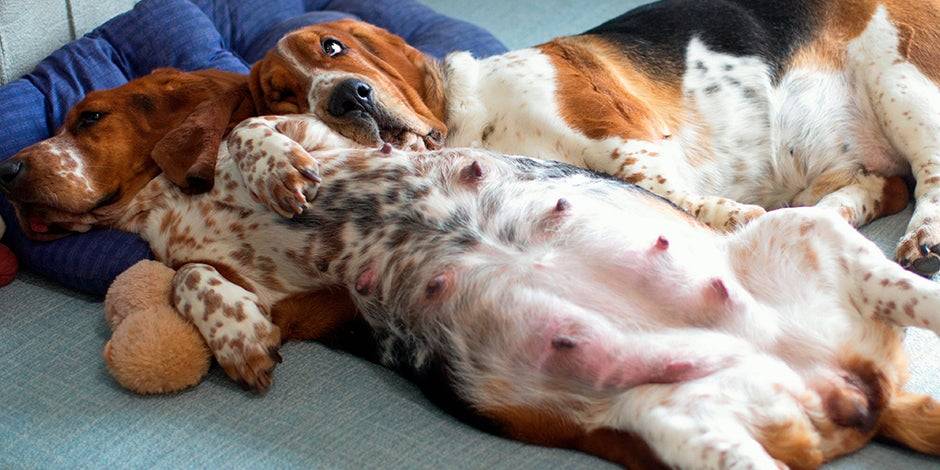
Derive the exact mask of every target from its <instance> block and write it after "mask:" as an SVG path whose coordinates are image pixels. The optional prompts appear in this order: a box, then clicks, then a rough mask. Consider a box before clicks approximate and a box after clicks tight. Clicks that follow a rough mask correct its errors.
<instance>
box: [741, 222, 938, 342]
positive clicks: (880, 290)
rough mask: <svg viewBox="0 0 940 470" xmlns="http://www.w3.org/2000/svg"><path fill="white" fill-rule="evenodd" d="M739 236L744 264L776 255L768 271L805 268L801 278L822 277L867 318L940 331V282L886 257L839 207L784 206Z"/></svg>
mask: <svg viewBox="0 0 940 470" xmlns="http://www.w3.org/2000/svg"><path fill="white" fill-rule="evenodd" d="M735 237H737V238H736V241H737V242H739V243H737V244H735V245H734V246H733V248H732V260H733V262H735V261H734V260H738V261H737V264H739V265H741V266H744V265H752V266H753V265H755V258H754V257H758V258H760V260H761V261H763V262H764V264H766V262H767V260H768V257H770V258H769V259H773V260H778V261H777V264H778V265H777V266H773V267H769V268H768V269H788V270H790V271H791V272H792V271H793V270H794V269H802V271H801V273H800V275H799V276H800V279H801V282H802V281H805V282H807V283H809V282H811V281H810V280H812V279H822V280H823V281H824V282H825V283H826V285H831V286H835V287H834V288H836V289H838V290H837V292H838V293H839V295H841V296H842V297H841V300H842V301H844V302H846V303H847V304H848V305H849V306H850V307H851V310H855V311H857V312H858V313H859V314H860V315H862V316H864V317H865V318H868V319H874V320H881V321H887V322H890V323H893V324H896V325H900V326H916V327H920V328H928V329H930V330H933V331H934V332H937V333H940V284H937V283H935V282H931V281H929V280H926V279H924V278H921V277H919V276H917V275H915V274H913V273H911V272H909V271H906V270H904V269H903V268H901V266H899V265H898V264H897V263H893V262H891V261H890V260H888V259H887V258H885V256H884V254H882V252H881V251H880V250H879V249H878V247H877V246H875V244H874V243H872V242H871V241H869V240H868V239H866V238H865V237H864V236H862V235H861V234H860V233H858V231H856V230H855V229H853V228H852V227H851V226H850V225H849V224H847V223H845V221H844V220H843V219H842V218H841V217H839V216H838V215H837V214H835V213H834V212H833V211H830V210H823V209H818V208H808V207H807V208H794V209H780V210H777V211H773V212H770V213H768V214H767V216H765V217H762V218H761V219H759V220H758V221H757V222H756V223H754V224H751V225H749V226H748V227H747V228H746V229H745V230H744V231H742V232H740V233H738V234H736V235H735ZM783 260H793V261H794V262H796V263H801V264H800V265H799V266H786V265H783V264H780V263H782V262H783ZM758 264H760V263H758ZM800 266H801V268H800ZM767 275H768V276H769V275H770V274H767ZM782 276H783V275H781V277H782ZM827 289H833V287H828V288H827Z"/></svg>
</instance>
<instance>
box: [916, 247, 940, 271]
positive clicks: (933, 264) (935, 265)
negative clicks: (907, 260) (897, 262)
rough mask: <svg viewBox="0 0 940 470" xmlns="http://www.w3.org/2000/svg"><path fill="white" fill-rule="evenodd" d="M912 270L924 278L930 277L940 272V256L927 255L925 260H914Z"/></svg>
mask: <svg viewBox="0 0 940 470" xmlns="http://www.w3.org/2000/svg"><path fill="white" fill-rule="evenodd" d="M911 268H912V270H913V271H914V272H916V273H917V274H920V275H921V276H924V277H930V276H933V275H934V274H937V272H940V256H937V255H936V254H934V253H929V252H928V254H926V255H925V256H924V257H923V258H920V259H916V260H914V262H913V263H911Z"/></svg>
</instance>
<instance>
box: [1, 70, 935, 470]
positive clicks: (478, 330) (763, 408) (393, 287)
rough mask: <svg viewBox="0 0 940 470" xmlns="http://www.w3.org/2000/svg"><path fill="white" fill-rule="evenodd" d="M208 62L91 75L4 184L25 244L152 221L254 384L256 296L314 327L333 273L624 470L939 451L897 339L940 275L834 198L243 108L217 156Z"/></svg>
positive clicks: (555, 430)
mask: <svg viewBox="0 0 940 470" xmlns="http://www.w3.org/2000/svg"><path fill="white" fill-rule="evenodd" d="M211 75H212V73H208V74H180V73H178V72H176V73H174V72H169V71H162V72H160V73H157V74H155V75H152V76H150V77H146V78H143V79H140V80H138V81H135V82H132V83H130V84H128V85H125V86H123V87H120V88H118V89H116V90H112V91H108V92H98V93H95V94H93V95H89V96H88V97H87V98H86V100H84V101H83V102H82V103H80V104H79V105H78V106H77V107H76V109H74V110H73V111H72V112H70V114H69V117H68V119H67V121H66V124H65V126H64V127H63V128H62V129H61V130H60V131H59V132H58V133H57V134H56V136H54V137H53V138H51V139H49V140H47V141H45V142H41V143H38V144H36V145H34V146H32V147H29V148H27V149H24V150H23V151H22V152H21V153H19V154H18V155H17V156H15V157H14V158H13V159H12V160H10V161H8V162H5V163H3V164H2V165H0V166H2V168H0V170H2V171H0V173H2V174H3V175H6V176H5V177H4V178H3V179H2V180H0V183H2V184H0V186H2V188H3V189H4V191H5V192H6V193H7V194H8V195H9V196H10V197H11V199H12V200H13V201H14V203H15V205H16V207H17V209H18V214H19V219H20V222H21V224H22V225H24V226H25V227H26V230H27V233H28V234H30V235H31V236H33V237H35V238H48V237H52V236H61V235H63V234H65V233H68V232H69V231H82V230H86V229H87V228H88V227H90V226H95V225H104V226H113V227H118V228H122V229H125V230H129V231H134V232H137V233H139V234H141V236H143V237H144V238H145V239H147V240H148V241H149V242H150V244H151V247H152V248H153V250H154V253H155V254H156V256H157V257H158V258H159V259H160V260H161V261H163V262H165V263H167V264H169V265H172V266H175V267H177V268H178V272H177V275H176V276H175V278H174V281H173V283H174V285H173V297H172V301H173V303H174V305H175V306H176V308H177V309H178V310H179V311H180V313H181V314H182V315H184V316H185V317H186V318H188V319H190V320H191V321H192V322H193V323H194V324H195V325H196V326H197V328H198V329H199V331H200V332H201V333H202V335H203V336H204V337H205V339H206V341H207V343H208V344H209V345H210V347H211V349H212V351H213V353H214V355H215V357H216V359H217V360H218V361H219V362H220V364H221V365H222V367H223V368H224V369H225V371H226V372H227V373H228V374H229V375H230V376H232V377H233V378H235V379H237V380H240V381H243V382H244V383H246V384H247V385H249V386H250V387H253V388H255V389H259V390H263V389H265V388H267V387H268V386H269V385H270V380H271V372H272V369H273V367H274V366H275V364H276V363H277V361H278V360H279V355H278V353H277V350H278V346H279V344H280V340H281V331H280V329H279V328H278V326H277V323H276V322H277V320H276V318H275V322H272V320H271V318H270V315H273V316H275V317H277V315H278V314H279V313H278V312H284V311H285V309H286V310H290V311H292V312H293V314H294V315H297V316H302V315H303V314H306V319H305V320H303V321H302V323H306V324H307V325H308V326H310V325H312V327H311V328H312V330H311V331H317V330H318V331H320V332H325V331H329V330H330V329H331V328H334V327H335V325H337V324H339V323H341V322H343V321H344V320H345V319H346V318H348V317H349V316H351V315H352V314H350V313H349V310H348V309H342V308H339V309H336V308H333V307H335V305H334V306H330V305H327V304H324V303H323V300H322V299H321V298H320V297H317V295H318V294H317V293H318V292H324V291H328V289H330V288H333V287H334V286H341V287H342V288H343V289H344V290H345V291H348V292H349V293H350V295H351V296H352V298H353V300H354V302H355V306H356V307H357V308H358V310H359V311H360V312H361V313H362V314H363V315H364V317H365V319H366V320H367V321H368V322H369V323H370V324H371V325H372V327H373V328H374V329H375V332H376V340H377V342H378V344H379V345H380V350H381V351H382V353H383V354H382V357H383V359H384V361H385V362H386V363H390V364H398V365H403V366H406V367H408V368H413V369H415V370H418V371H422V370H426V369H428V368H431V367H433V368H435V369H437V370H443V371H446V377H447V381H448V383H449V384H450V386H452V387H453V389H454V391H455V393H456V395H457V396H458V397H459V398H460V399H461V400H463V401H464V402H465V403H466V405H467V406H468V407H469V408H470V409H471V410H473V411H474V412H475V413H477V414H479V415H482V416H483V417H485V418H487V419H489V420H490V421H492V422H493V423H494V424H495V425H497V426H498V427H499V429H500V430H501V431H502V432H503V433H504V434H505V435H508V436H510V437H513V438H516V439H520V440H524V441H527V442H531V443H537V444H542V445H551V446H560V447H570V448H575V449H580V450H583V451H585V452H589V453H592V454H595V455H598V456H600V457H603V458H606V459H610V460H612V461H614V462H618V463H620V464H623V465H625V466H629V467H634V468H649V467H658V466H663V465H665V466H670V467H679V468H702V467H706V468H756V469H777V468H779V467H784V466H790V467H794V468H812V467H817V466H819V465H820V464H822V463H823V462H825V461H829V460H831V459H834V458H836V457H838V456H840V455H843V454H845V453H848V452H852V451H854V450H856V449H858V448H860V447H862V446H863V445H865V444H866V443H867V442H869V441H870V440H871V439H872V438H873V437H875V436H882V437H886V438H890V439H894V440H896V441H898V442H901V443H903V444H905V445H907V446H910V447H911V448H913V449H916V450H919V451H921V452H925V453H929V454H933V455H940V404H938V403H937V401H936V400H935V399H933V398H931V397H929V396H922V395H913V394H910V393H908V392H906V391H904V390H903V385H904V382H905V379H906V376H907V364H906V360H905V353H904V350H903V348H902V342H901V339H902V329H901V327H903V326H911V327H919V328H925V329H929V330H931V331H933V332H934V333H938V332H940V284H937V283H934V282H931V281H928V280H925V279H922V278H920V277H918V276H917V275H915V274H913V273H910V272H908V271H906V270H904V269H902V268H901V267H900V266H898V265H897V264H896V263H894V262H892V261H889V260H888V259H886V258H885V257H884V256H883V255H882V254H881V253H880V252H879V251H878V249H877V248H876V247H875V246H874V245H873V244H872V243H871V242H869V241H867V240H866V239H865V238H863V237H862V236H861V235H860V234H859V233H858V232H857V231H855V230H853V229H852V228H851V226H850V225H849V224H847V223H846V222H845V221H844V220H843V219H842V218H840V217H839V215H837V213H836V212H834V211H829V210H824V209H818V208H796V209H783V210H780V211H777V212H773V213H771V214H767V215H765V216H763V217H760V218H758V219H756V220H755V221H752V222H751V223H749V224H748V225H746V226H745V227H743V228H742V229H740V230H737V231H735V232H733V233H731V234H719V233H717V232H715V231H714V230H711V229H708V228H707V227H705V226H704V225H702V224H701V223H700V222H698V221H696V220H695V219H693V218H691V217H690V216H689V215H688V214H687V213H685V212H683V211H680V210H678V209H677V208H676V207H675V206H674V205H673V204H671V203H669V202H668V201H666V200H665V199H663V198H660V197H657V196H655V195H653V194H651V193H649V192H647V191H645V190H643V189H641V188H639V187H637V186H634V185H630V184H628V183H625V182H623V181H620V180H618V179H614V178H610V177H604V176H601V175H599V174H597V173H592V172H589V171H586V170H583V169H580V168H577V167H573V166H569V165H567V164H564V163H559V162H546V161H542V160H533V159H528V158H522V157H511V156H506V155H502V154H497V153H493V152H490V151H484V150H473V149H455V150H437V151H419V152H413V151H399V150H394V149H392V148H391V145H383V147H382V148H381V149H377V150H376V149H371V150H370V149H362V148H358V147H359V146H358V144H357V143H356V142H354V141H351V140H349V139H347V138H346V137H343V136H341V135H339V134H337V133H335V132H333V131H332V130H331V129H330V128H329V127H328V126H326V125H325V124H323V123H322V122H320V120H319V119H318V118H316V117H315V116H312V115H297V116H281V117H264V118H250V119H248V120H247V121H245V122H244V123H242V124H240V125H238V126H237V127H236V128H234V129H233V130H232V132H231V134H230V135H229V137H227V138H225V139H224V140H222V141H221V147H220V148H219V149H218V153H217V154H215V156H208V155H207V154H206V153H205V152H206V151H208V150H209V149H211V148H213V147H215V145H213V143H214V142H216V138H217V137H218V136H220V135H221V132H224V129H225V128H227V127H228V126H229V124H230V123H231V122H232V121H233V120H235V119H236V118H235V117H234V116H238V115H239V113H241V112H242V111H241V110H242V106H241V105H240V104H239V103H240V102H241V101H243V100H240V95H239V93H238V88H237V86H228V85H225V82H226V80H221V84H220V82H219V77H214V78H213V77H212V76H211ZM222 78H225V77H222ZM193 90H202V91H199V92H194V91H193ZM200 100H202V102H200ZM112 137H114V138H118V137H119V140H118V141H116V142H115V141H113V140H114V139H113V138H112ZM194 155H195V156H198V157H199V158H194V157H193V156H194ZM213 160H214V161H215V164H214V167H213V165H212V163H211V162H212V161H213ZM207 165H208V167H213V168H214V172H213V173H212V174H213V175H214V178H211V181H214V184H213V185H211V189H208V188H209V186H210V185H209V184H207V183H208V182H209V180H210V179H208V178H206V173H205V169H206V168H207ZM180 186H183V187H184V189H185V190H184V189H181V188H180ZM193 189H202V190H204V191H205V190H207V189H208V191H207V192H203V193H201V194H188V193H187V191H188V192H192V191H191V190H193ZM298 200H300V202H298ZM301 203H302V204H304V206H303V207H298V206H299V205H300V204H301ZM265 204H270V205H271V206H272V207H273V208H274V209H275V211H270V210H267V207H265ZM275 212H277V213H275ZM297 212H299V213H297ZM284 216H292V217H290V218H288V217H284ZM311 296H313V297H311ZM269 313H270V315H269ZM344 315H348V316H347V317H344Z"/></svg>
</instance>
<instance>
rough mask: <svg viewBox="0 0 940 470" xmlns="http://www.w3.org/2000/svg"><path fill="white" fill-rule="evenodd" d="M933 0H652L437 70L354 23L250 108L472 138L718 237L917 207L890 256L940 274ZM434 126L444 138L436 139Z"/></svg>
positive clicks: (270, 61)
mask: <svg viewBox="0 0 940 470" xmlns="http://www.w3.org/2000/svg"><path fill="white" fill-rule="evenodd" d="M938 80H940V2H937V1H934V0H929V1H924V0H779V1H764V0H664V1H659V2H655V3H651V4H648V5H645V6H642V7H640V8H637V9H635V10H633V11H630V12H628V13H626V14H624V15H623V16H620V17H618V18H615V19H613V20H611V21H608V22H606V23H604V24H602V25H600V26H598V27H596V28H594V29H591V30H590V31H587V32H585V33H583V34H580V35H576V36H570V37H562V38H558V39H555V40H553V41H551V42H548V43H546V44H542V45H540V46H536V47H533V48H529V49H522V50H518V51H514V52H509V53H507V54H504V55H500V56H496V57H489V58H486V59H475V58H473V57H471V56H470V55H469V54H467V53H455V54H451V55H450V56H448V57H447V58H446V59H445V60H444V61H443V62H442V63H438V62H436V61H435V60H433V59H431V58H428V57H426V56H424V55H423V54H421V53H420V52H418V51H417V50H415V49H413V48H411V47H409V46H408V45H407V44H405V42H404V41H403V40H401V39H400V38H398V37H396V36H394V35H392V34H390V33H388V32H387V31H384V30H381V29H379V28H375V27H372V26H369V25H366V24H363V23H358V22H355V21H348V20H347V21H339V22H335V23H330V24H323V25H316V26H310V27H307V28H304V29H301V30H299V31H297V32H294V33H292V34H290V35H288V36H286V37H285V38H283V39H282V40H281V41H280V43H279V44H278V45H277V47H276V48H275V49H274V50H272V51H271V52H270V53H269V54H268V55H267V57H265V58H264V59H263V60H262V61H261V62H259V63H258V64H256V66H255V67H254V69H253V71H252V83H251V86H252V88H253V92H254V95H255V96H256V97H260V101H261V103H260V106H261V108H262V109H261V111H262V112H277V113H301V112H309V113H313V114H314V115H316V116H317V117H319V118H320V119H321V120H322V121H323V122H325V123H327V124H328V125H330V126H331V127H332V128H333V129H335V130H336V131H338V132H339V133H341V134H342V135H344V136H346V137H347V138H350V139H352V140H355V141H357V142H360V143H361V144H364V145H370V146H376V145H379V144H380V142H391V143H393V144H395V145H398V146H402V147H405V148H422V147H427V148H437V147H439V146H441V145H444V144H446V145H447V146H449V147H464V146H467V147H482V148H486V149H491V150H495V151H499V152H505V153H511V154H521V155H529V156H532V157H537V158H543V159H550V160H557V161H562V162H566V163H570V164H573V165H577V166H580V167H584V168H588V169H592V170H595V171H599V172H603V173H607V174H610V175H613V176H616V177H618V178H620V179H622V180H624V181H628V182H631V183H635V184H637V185H639V186H640V187H643V188H645V189H647V190H649V191H652V192H653V193H655V194H658V195H660V196H662V197H665V198H666V199H668V200H669V201H671V202H673V203H675V204H676V205H677V206H679V207H680V208H682V209H683V210H685V211H687V212H689V213H690V214H693V215H694V216H695V217H696V218H697V219H698V220H700V221H702V222H704V223H706V224H707V225H709V226H710V227H712V228H716V229H720V230H729V229H733V228H735V227H738V226H740V225H742V224H743V223H745V222H747V221H748V220H751V219H754V218H756V217H758V216H761V215H762V214H764V212H765V210H771V209H778V208H782V207H791V206H814V205H815V206H818V207H824V208H827V209H831V210H834V211H835V212H836V213H838V214H840V215H841V216H842V217H843V218H844V219H845V220H847V221H848V222H849V223H850V224H852V225H853V226H856V227H858V226H860V225H863V224H865V223H867V222H870V221H872V220H874V219H876V218H878V217H882V216H885V215H888V214H892V213H895V212H898V211H900V210H901V209H903V208H904V207H905V206H906V205H907V203H908V199H909V193H908V189H907V186H906V184H905V182H904V180H903V179H902V177H908V176H913V179H914V180H915V181H916V189H915V193H914V195H915V198H916V210H915V213H914V216H913V219H912V220H911V221H910V225H909V227H908V230H907V233H906V235H905V236H904V238H903V239H902V241H901V243H900V245H899V246H898V249H897V259H898V260H899V261H900V263H901V264H902V265H903V266H905V267H908V268H910V269H912V270H914V271H916V272H918V273H921V274H924V275H931V274H934V273H936V272H938V270H940V256H938V253H940V88H938V86H937V85H938ZM445 136H446V138H445Z"/></svg>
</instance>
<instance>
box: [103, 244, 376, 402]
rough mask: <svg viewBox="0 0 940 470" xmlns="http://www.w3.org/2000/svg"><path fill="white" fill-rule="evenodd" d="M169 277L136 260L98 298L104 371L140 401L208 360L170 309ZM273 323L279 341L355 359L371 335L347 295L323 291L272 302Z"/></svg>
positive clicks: (186, 383)
mask: <svg viewBox="0 0 940 470" xmlns="http://www.w3.org/2000/svg"><path fill="white" fill-rule="evenodd" d="M175 274H176V271H174V270H173V269H170V268H168V267H166V266H165V265H164V264H162V263H158V262H156V261H149V260H145V261H140V262H138V263H137V264H135V265H134V266H131V267H130V268H129V269H128V270H127V271H124V272H123V273H121V275H119V276H118V277H117V278H115V280H114V282H113V283H112V284H111V287H110V288H109V289H108V293H107V295H106V296H105V300H104V311H105V319H106V320H107V322H108V325H110V326H111V331H112V333H111V339H110V340H109V341H108V342H107V343H106V344H105V346H104V351H103V355H104V361H105V364H106V365H107V367H108V371H109V372H110V373H111V375H112V376H113V377H114V379H115V380H117V382H118V383H119V384H121V386H123V387H124V388H126V389H128V390H130V391H132V392H135V393H139V394H142V395H150V394H158V393H172V392H178V391H181V390H184V389H186V388H189V387H192V386H194V385H196V384H198V383H199V382H200V381H202V379H203V377H205V375H206V373H207V372H208V371H209V366H210V364H211V363H212V354H211V352H210V351H209V348H208V347H207V346H206V342H205V340H204V339H203V338H202V335H200V334H199V331H198V330H197V329H196V327H195V326H193V325H192V324H191V323H190V322H188V321H186V320H185V319H183V317H182V316H180V315H179V313H177V311H176V309H175V308H174V307H173V305H172V304H171V292H170V288H171V285H172V282H173V276H174V275H175ZM272 315H273V316H272V319H271V320H272V321H273V322H274V324H275V325H277V327H278V328H280V330H281V340H282V341H293V340H311V339H314V340H327V341H332V342H333V344H335V345H336V346H339V347H342V348H343V349H346V350H352V351H353V352H355V353H359V354H360V355H367V354H368V353H369V352H371V350H370V349H368V344H370V343H369V339H370V338H371V334H370V333H369V332H368V330H366V329H365V328H364V325H362V324H360V323H357V322H354V321H353V320H354V319H356V318H357V317H358V315H357V314H356V308H355V305H353V303H352V300H351V299H350V298H349V296H347V295H337V292H336V291H331V290H323V291H318V292H310V293H306V294H301V295H296V296H291V297H288V298H286V299H284V300H283V301H281V302H279V303H278V304H277V306H276V308H274V309H273V312H272Z"/></svg>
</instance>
